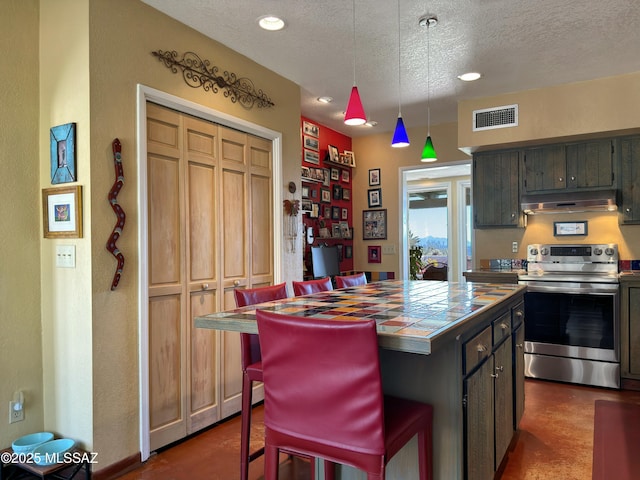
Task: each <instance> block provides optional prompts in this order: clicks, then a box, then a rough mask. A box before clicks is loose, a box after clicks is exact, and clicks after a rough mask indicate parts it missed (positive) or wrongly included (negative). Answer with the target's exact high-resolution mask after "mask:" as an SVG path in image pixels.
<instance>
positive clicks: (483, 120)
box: [473, 105, 518, 132]
mask: <svg viewBox="0 0 640 480" xmlns="http://www.w3.org/2000/svg"><path fill="white" fill-rule="evenodd" d="M517 126H518V105H504V106H502V107H492V108H484V109H482V110H474V111H473V131H474V132H478V131H481V130H490V129H492V128H506V127H517Z"/></svg>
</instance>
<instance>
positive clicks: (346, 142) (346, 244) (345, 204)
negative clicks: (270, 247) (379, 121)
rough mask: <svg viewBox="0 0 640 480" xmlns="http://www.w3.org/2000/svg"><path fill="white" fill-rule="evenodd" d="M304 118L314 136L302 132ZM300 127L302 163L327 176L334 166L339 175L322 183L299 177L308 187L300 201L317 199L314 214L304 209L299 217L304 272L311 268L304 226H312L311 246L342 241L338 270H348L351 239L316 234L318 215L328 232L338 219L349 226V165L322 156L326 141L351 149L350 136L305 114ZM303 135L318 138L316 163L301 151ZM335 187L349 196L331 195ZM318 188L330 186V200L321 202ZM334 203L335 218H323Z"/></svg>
mask: <svg viewBox="0 0 640 480" xmlns="http://www.w3.org/2000/svg"><path fill="white" fill-rule="evenodd" d="M304 122H309V123H311V124H313V125H315V126H317V127H318V136H317V137H313V136H311V135H306V134H305V131H304ZM300 130H301V132H302V152H301V158H302V166H303V167H308V168H322V169H328V170H329V178H331V176H330V174H331V169H332V168H333V169H334V171H335V170H338V176H339V178H338V180H330V185H329V186H325V185H323V184H322V183H320V182H310V181H305V180H304V178H303V180H302V187H303V188H305V187H306V188H307V189H308V190H309V198H305V197H303V199H302V201H303V203H304V202H305V201H311V203H317V204H318V205H319V215H318V218H311V215H310V214H308V213H305V214H304V215H303V217H302V222H303V223H304V226H305V241H304V244H305V248H304V262H305V265H306V267H307V275H308V276H310V275H311V272H312V265H311V250H310V248H311V247H310V245H308V244H307V242H306V228H307V227H313V233H314V236H315V240H314V242H313V245H314V246H317V245H321V244H325V243H326V244H327V245H329V246H332V245H342V260H341V262H340V271H342V272H351V271H352V270H353V255H354V253H355V252H353V239H347V238H320V234H319V229H320V220H321V219H324V222H325V226H326V228H328V229H329V231H330V232H331V231H332V225H333V224H334V223H339V222H341V221H342V222H344V221H346V222H347V223H348V224H349V226H350V227H351V228H353V208H352V201H351V198H353V192H352V182H353V169H352V168H351V167H348V166H345V165H336V164H333V163H329V162H326V161H325V158H326V157H327V156H328V153H327V152H328V145H333V146H335V147H337V148H338V151H339V152H340V153H342V152H343V151H345V150H348V151H351V137H348V136H346V135H343V134H342V133H340V132H336V131H335V130H332V129H330V128H328V127H325V126H324V125H320V124H319V123H318V122H315V121H314V120H312V119H310V118H306V117H301V120H300ZM306 136H308V137H310V138H309V139H310V140H313V138H317V139H318V152H317V153H318V154H319V163H318V164H315V163H312V162H311V163H310V162H307V161H305V155H304V153H305V152H304V151H305V137H306ZM311 151H312V152H313V151H314V150H311ZM343 170H346V171H348V181H347V180H346V179H345V178H343ZM336 187H337V188H338V189H339V190H340V191H341V193H342V192H344V190H345V189H346V190H348V191H349V192H350V194H351V195H350V197H349V200H344V199H343V198H341V199H339V200H338V199H334V196H333V193H334V188H336ZM321 189H329V190H330V192H331V203H323V202H322V201H321V195H322V192H321ZM334 207H336V208H337V209H338V212H339V218H338V219H337V220H336V219H334V218H332V217H331V216H330V217H329V218H326V216H325V212H326V209H327V208H328V209H329V211H330V212H332V213H333V208H334ZM343 209H346V211H347V218H346V220H343V219H342V210H343ZM348 250H351V258H347V256H348Z"/></svg>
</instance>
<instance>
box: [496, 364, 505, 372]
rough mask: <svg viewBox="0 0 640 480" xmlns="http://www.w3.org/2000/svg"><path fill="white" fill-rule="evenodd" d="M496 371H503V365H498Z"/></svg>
mask: <svg viewBox="0 0 640 480" xmlns="http://www.w3.org/2000/svg"><path fill="white" fill-rule="evenodd" d="M496 372H504V366H502V365H500V366H499V367H496Z"/></svg>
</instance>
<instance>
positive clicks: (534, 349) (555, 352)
mask: <svg viewBox="0 0 640 480" xmlns="http://www.w3.org/2000/svg"><path fill="white" fill-rule="evenodd" d="M519 283H520V284H526V285H527V292H526V293H525V318H526V330H525V352H526V353H530V354H539V355H550V356H556V357H567V358H575V359H584V360H596V361H603V362H619V360H620V356H619V329H620V326H619V312H618V290H619V289H618V284H611V283H602V284H598V283H579V282H547V281H540V280H537V281H520V282H519Z"/></svg>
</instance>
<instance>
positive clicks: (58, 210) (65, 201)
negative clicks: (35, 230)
mask: <svg viewBox="0 0 640 480" xmlns="http://www.w3.org/2000/svg"><path fill="white" fill-rule="evenodd" d="M42 214H43V218H42V220H43V223H44V229H43V230H44V238H82V187H81V186H80V185H73V186H70V187H58V188H45V189H43V190H42Z"/></svg>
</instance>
